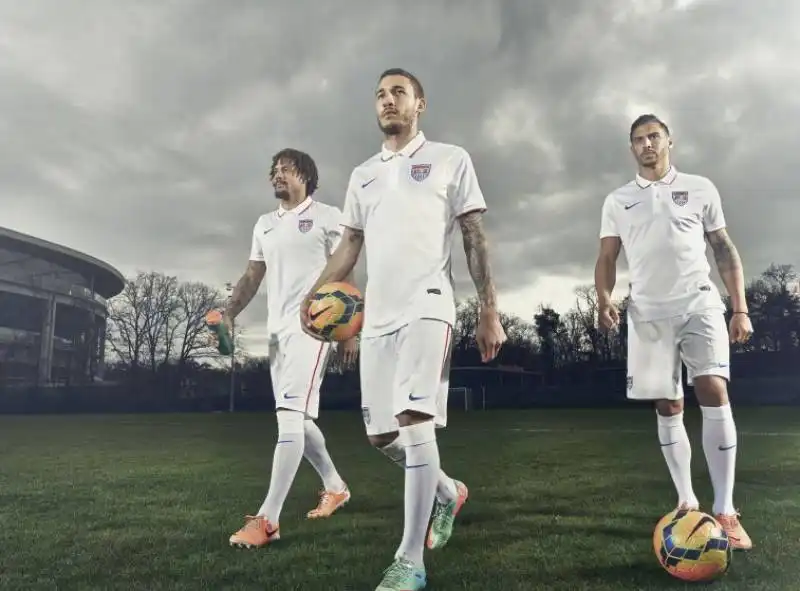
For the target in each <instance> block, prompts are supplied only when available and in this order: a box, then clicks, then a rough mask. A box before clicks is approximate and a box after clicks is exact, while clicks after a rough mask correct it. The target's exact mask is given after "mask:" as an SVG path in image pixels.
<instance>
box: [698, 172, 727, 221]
mask: <svg viewBox="0 0 800 591" xmlns="http://www.w3.org/2000/svg"><path fill="white" fill-rule="evenodd" d="M706 191H707V195H708V199H707V200H706V203H705V205H704V206H703V229H704V230H705V231H706V232H716V231H717V230H721V229H722V228H724V227H725V226H726V225H727V224H726V223H725V214H724V213H723V212H722V198H721V197H720V196H719V191H718V190H717V187H716V186H715V185H714V183H712V182H711V181H708V188H707V189H706Z"/></svg>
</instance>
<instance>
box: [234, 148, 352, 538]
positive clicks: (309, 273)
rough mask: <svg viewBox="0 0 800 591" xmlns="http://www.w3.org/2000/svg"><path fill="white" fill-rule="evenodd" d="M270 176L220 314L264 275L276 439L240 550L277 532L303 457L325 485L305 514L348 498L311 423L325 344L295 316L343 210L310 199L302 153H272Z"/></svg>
mask: <svg viewBox="0 0 800 591" xmlns="http://www.w3.org/2000/svg"><path fill="white" fill-rule="evenodd" d="M270 180H271V182H272V184H273V186H274V188H275V196H276V198H277V199H278V201H279V206H278V208H277V209H275V210H274V211H272V212H271V213H268V214H265V215H262V216H261V217H260V218H259V219H258V221H257V222H256V224H255V226H254V228H253V241H252V248H251V252H250V261H249V263H248V265H247V270H246V271H245V273H244V275H243V276H242V278H241V279H240V280H239V282H238V283H237V285H236V287H235V289H234V290H233V293H232V295H231V299H230V302H229V304H228V307H227V309H226V311H225V314H224V317H225V318H224V321H225V324H226V325H227V326H232V321H233V319H234V318H235V317H236V316H237V315H238V314H239V313H240V312H241V311H242V310H244V309H245V307H246V306H247V305H248V304H249V303H250V301H251V300H252V299H253V297H254V296H255V294H256V293H257V292H258V288H259V285H260V284H261V281H262V279H263V278H264V277H266V281H267V307H268V310H267V314H268V318H267V331H268V333H269V338H270V345H269V364H270V376H271V379H272V388H273V391H274V395H275V408H276V414H277V422H278V441H277V444H276V446H275V452H274V457H273V461H272V477H271V479H270V484H269V491H268V492H267V496H266V499H265V500H264V502H263V504H262V505H261V508H260V509H259V510H258V512H257V513H256V514H255V515H253V516H247V517H246V518H245V525H244V527H242V528H241V529H240V530H239V531H237V532H236V533H235V534H233V535H232V536H231V538H230V544H231V545H233V546H240V547H245V548H258V547H261V546H264V545H266V544H269V543H270V542H273V541H275V540H277V539H278V538H279V537H280V528H279V522H280V516H281V510H282V509H283V504H284V502H285V501H286V497H287V495H288V494H289V490H290V488H291V486H292V483H293V481H294V478H295V475H296V474H297V469H298V468H299V466H300V462H301V460H302V459H303V457H304V456H305V458H306V459H307V460H308V461H309V463H310V464H311V465H312V466H313V467H314V469H315V470H316V471H317V473H318V474H319V476H320V478H321V479H322V483H323V491H322V493H321V494H320V501H319V504H318V506H317V507H316V508H315V509H313V510H312V511H310V512H309V513H308V515H307V517H308V518H309V519H317V518H321V517H329V516H330V515H332V514H333V513H334V512H335V511H336V510H337V509H339V508H340V507H342V506H343V505H344V504H345V503H346V502H347V501H349V499H350V491H349V489H348V487H347V485H346V484H345V482H344V481H343V480H342V478H341V476H340V475H339V472H338V471H337V470H336V467H335V466H334V464H333V461H332V460H331V457H330V454H329V453H328V450H327V447H326V445H325V437H324V436H323V434H322V432H321V431H320V429H319V427H318V426H317V424H316V423H315V422H314V421H315V419H316V418H317V417H318V413H319V391H320V386H321V384H322V380H323V376H324V373H325V368H326V365H327V362H328V356H329V354H330V345H329V344H326V343H320V342H319V341H317V340H315V339H313V338H311V337H309V336H308V335H307V334H305V332H304V331H303V330H302V327H301V325H300V323H299V322H298V320H297V315H298V312H299V310H300V304H301V302H302V300H303V296H304V295H305V294H306V292H307V291H308V289H309V287H310V285H311V283H312V282H313V281H314V279H315V278H316V277H317V276H318V275H319V273H320V271H321V270H322V269H323V268H324V267H325V264H326V263H327V261H328V257H329V256H330V254H331V253H332V252H333V250H334V249H335V247H336V246H337V244H338V243H339V240H340V239H341V236H342V226H341V222H342V219H341V211H340V210H339V209H338V208H336V207H333V206H331V205H326V204H324V203H320V202H318V201H315V200H314V199H312V195H313V194H314V192H315V191H316V189H317V185H318V173H317V166H316V164H315V163H314V160H313V159H312V158H311V157H310V156H309V155H308V154H306V153H304V152H301V151H299V150H294V149H285V150H281V151H280V152H278V153H277V154H276V155H275V156H274V157H273V160H272V168H271V170H270ZM357 348H358V343H357V341H356V340H355V339H352V340H351V341H348V342H346V343H344V344H343V345H342V354H343V355H344V361H345V363H352V362H353V361H354V359H355V355H356V353H357Z"/></svg>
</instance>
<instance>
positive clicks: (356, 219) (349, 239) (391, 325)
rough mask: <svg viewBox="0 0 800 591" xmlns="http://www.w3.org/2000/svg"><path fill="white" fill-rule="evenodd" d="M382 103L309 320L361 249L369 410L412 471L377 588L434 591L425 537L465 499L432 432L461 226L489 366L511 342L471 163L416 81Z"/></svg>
mask: <svg viewBox="0 0 800 591" xmlns="http://www.w3.org/2000/svg"><path fill="white" fill-rule="evenodd" d="M375 105H376V110H377V115H378V125H379V127H380V129H381V131H382V132H383V135H384V138H385V139H384V143H383V148H382V150H381V151H380V152H379V153H377V154H375V155H374V156H373V157H371V158H370V159H369V160H367V161H366V162H364V163H363V164H361V165H360V166H357V167H356V168H355V170H354V171H353V173H352V175H351V177H350V182H349V187H348V189H347V195H346V198H345V205H344V225H345V230H344V235H343V237H342V242H341V244H340V246H339V248H338V249H337V250H336V251H335V252H334V254H333V256H332V257H331V259H330V261H329V262H328V265H327V266H326V267H325V270H324V271H323V272H322V274H321V276H320V278H319V280H318V281H317V283H316V285H315V286H314V288H312V290H311V291H310V292H309V294H308V296H307V297H306V301H305V304H304V306H303V308H302V309H301V321H302V322H303V323H304V324H306V326H308V306H309V304H310V301H311V296H312V295H313V292H314V291H315V290H316V289H317V288H319V287H320V286H322V285H323V284H325V283H328V282H330V281H340V280H341V279H342V278H344V277H345V276H346V275H347V274H348V273H350V272H351V270H352V269H353V267H354V266H355V264H356V261H357V260H358V257H359V254H360V252H361V250H362V247H365V248H366V253H367V287H366V293H365V297H364V305H365V309H364V327H363V331H362V339H361V355H360V369H361V401H362V402H361V404H362V412H363V416H364V423H365V425H366V430H367V435H368V437H369V440H370V442H371V444H372V445H373V446H375V447H377V448H378V449H379V450H380V451H382V452H383V453H384V454H385V455H387V456H388V457H389V458H390V459H391V460H392V461H393V462H395V463H396V464H397V465H399V466H400V467H403V468H405V524H404V530H403V539H402V541H401V543H400V547H399V548H398V550H397V553H396V554H395V558H394V561H393V562H392V564H391V566H389V568H388V569H387V570H386V572H385V573H384V577H383V580H382V581H381V583H380V584H379V586H378V587H377V591H400V590H403V591H405V590H409V591H416V590H418V589H423V588H424V587H425V584H426V574H425V567H424V563H423V550H424V546H425V543H426V531H427V532H428V534H427V545H428V547H429V548H440V547H442V546H443V545H445V544H446V543H447V541H448V539H449V538H450V535H451V534H452V530H453V520H454V518H455V516H456V514H457V513H458V511H459V510H460V509H461V507H462V505H463V504H464V502H465V501H466V499H467V494H468V493H467V487H466V486H464V484H463V483H461V482H459V481H455V480H453V479H452V478H450V477H449V476H447V475H446V474H445V473H444V472H443V471H442V470H441V469H440V459H439V449H438V446H437V442H436V432H435V429H436V427H444V426H445V425H446V422H447V392H448V384H449V381H448V380H449V361H450V353H451V351H450V349H451V341H452V329H453V325H454V323H455V298H454V291H453V283H452V276H451V271H450V264H451V244H452V239H453V236H454V232H455V228H456V226H459V225H460V227H461V232H462V235H463V240H464V248H465V252H466V255H467V262H468V266H469V270H470V274H471V276H472V278H473V280H474V283H475V285H476V288H477V291H478V297H479V300H480V318H479V322H478V327H477V333H476V338H477V342H478V346H479V348H480V350H481V354H482V358H483V361H484V362H486V361H489V360H491V359H493V358H494V357H495V356H496V355H497V353H498V352H499V350H500V347H501V346H502V344H503V342H505V340H506V336H505V332H504V331H503V328H502V326H501V325H500V320H499V315H498V311H497V303H496V295H495V287H494V282H493V279H492V274H491V269H490V266H489V260H488V254H487V245H486V237H485V234H484V231H483V224H482V214H483V212H484V211H485V210H486V203H485V202H484V198H483V195H482V193H481V190H480V187H479V184H478V179H477V177H476V174H475V170H474V168H473V166H472V161H471V159H470V157H469V154H468V153H467V152H466V151H465V150H464V149H463V148H460V147H458V146H453V145H449V144H443V143H438V142H432V141H429V140H428V139H426V137H425V136H424V134H423V133H422V132H421V131H419V127H418V125H419V117H420V115H421V113H422V112H423V111H424V110H425V106H426V103H425V94H424V91H423V89H422V85H421V84H420V83H419V81H418V80H417V78H416V77H414V76H413V75H412V74H410V73H409V72H406V71H404V70H400V69H393V70H387V71H386V72H384V73H383V74H382V75H381V76H380V78H379V83H378V88H377V89H376V91H375ZM434 504H435V506H434ZM432 509H433V519H431V510H432ZM429 520H430V522H431V523H430V530H429V531H428V522H429Z"/></svg>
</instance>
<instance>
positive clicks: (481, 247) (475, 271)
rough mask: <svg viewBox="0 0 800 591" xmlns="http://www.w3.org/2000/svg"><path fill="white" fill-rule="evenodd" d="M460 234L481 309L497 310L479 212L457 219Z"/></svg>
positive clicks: (481, 218) (484, 235)
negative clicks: (459, 225)
mask: <svg viewBox="0 0 800 591" xmlns="http://www.w3.org/2000/svg"><path fill="white" fill-rule="evenodd" d="M459 223H460V224H461V234H462V236H463V237H464V253H465V254H466V255H467V266H468V267H469V274H470V275H471V276H472V281H473V282H474V283H475V288H476V289H477V291H478V300H479V301H480V303H481V308H482V309H494V308H497V293H496V291H495V287H494V278H493V277H492V269H491V267H490V265H489V252H488V248H487V241H486V234H485V232H484V231H483V217H482V214H481V213H479V212H472V213H467V214H464V215H463V216H461V217H460V218H459Z"/></svg>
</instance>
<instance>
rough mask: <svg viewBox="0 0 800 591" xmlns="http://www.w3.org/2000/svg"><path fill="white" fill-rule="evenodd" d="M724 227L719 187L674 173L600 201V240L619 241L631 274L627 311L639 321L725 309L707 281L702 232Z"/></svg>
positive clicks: (625, 188) (638, 180) (638, 182)
mask: <svg viewBox="0 0 800 591" xmlns="http://www.w3.org/2000/svg"><path fill="white" fill-rule="evenodd" d="M724 227H725V216H724V214H723V211H722V202H721V199H720V196H719V192H718V191H717V188H716V187H715V186H714V183H712V182H711V181H710V180H709V179H707V178H705V177H702V176H698V175H693V174H685V173H681V172H678V171H677V170H676V169H675V168H674V167H672V168H670V169H669V171H667V173H666V174H665V175H664V177H663V178H662V179H661V180H658V181H655V182H651V181H648V180H647V179H645V178H642V177H641V176H639V175H637V176H636V179H635V180H633V181H631V182H630V183H628V184H626V185H624V186H622V187H620V188H619V189H617V190H616V191H613V192H612V193H611V194H610V195H608V196H607V197H606V199H605V202H604V203H603V213H602V222H601V229H600V238H605V237H609V236H617V237H619V238H620V239H621V240H622V246H623V248H624V249H625V256H626V258H627V259H628V268H629V275H630V290H631V293H630V295H631V304H630V310H631V312H632V313H633V314H635V316H636V318H638V319H639V320H643V321H649V320H659V319H664V318H670V317H673V316H680V315H683V314H690V313H693V312H697V311H701V310H709V309H720V310H724V304H723V302H722V298H721V297H720V293H719V290H718V289H717V288H716V286H715V285H714V283H713V282H712V281H711V267H710V265H709V264H708V258H707V257H706V242H705V233H706V232H713V231H715V230H719V229H721V228H724Z"/></svg>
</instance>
